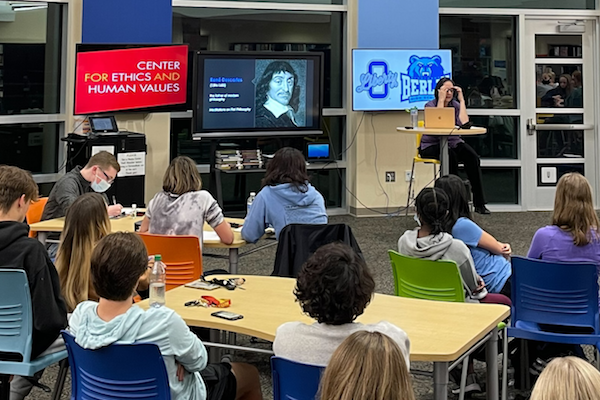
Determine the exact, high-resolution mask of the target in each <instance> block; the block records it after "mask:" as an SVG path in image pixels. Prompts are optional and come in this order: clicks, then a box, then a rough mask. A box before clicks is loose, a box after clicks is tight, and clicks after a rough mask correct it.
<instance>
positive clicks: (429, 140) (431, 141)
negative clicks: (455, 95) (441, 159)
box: [421, 99, 464, 150]
mask: <svg viewBox="0 0 600 400" xmlns="http://www.w3.org/2000/svg"><path fill="white" fill-rule="evenodd" d="M437 104H438V101H437V99H434V100H431V101H429V102H427V104H425V107H437ZM448 107H454V123H455V124H456V125H457V126H461V125H462V122H460V103H459V102H458V101H456V100H454V99H452V101H451V102H450V104H449V105H448ZM463 142H464V141H463V140H462V139H461V138H460V136H458V135H452V136H449V137H448V146H450V148H451V149H453V148H455V147H456V146H458V144H459V143H463ZM436 144H440V137H439V136H434V135H423V137H421V150H422V149H426V148H428V147H429V146H433V145H436Z"/></svg>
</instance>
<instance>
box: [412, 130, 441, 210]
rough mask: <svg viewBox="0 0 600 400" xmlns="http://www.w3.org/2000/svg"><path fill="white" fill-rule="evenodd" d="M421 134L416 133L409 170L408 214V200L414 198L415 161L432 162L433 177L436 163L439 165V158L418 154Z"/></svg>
mask: <svg viewBox="0 0 600 400" xmlns="http://www.w3.org/2000/svg"><path fill="white" fill-rule="evenodd" d="M422 136H423V134H421V133H417V152H416V154H415V156H414V157H413V162H412V169H411V171H410V178H411V179H410V183H409V184H408V197H407V199H406V214H405V215H408V207H409V206H410V201H411V200H414V199H415V188H414V187H413V181H414V178H413V176H414V175H415V164H416V163H425V164H433V178H434V179H435V175H436V168H435V166H436V165H440V160H436V159H434V158H421V156H420V155H419V147H421V137H422Z"/></svg>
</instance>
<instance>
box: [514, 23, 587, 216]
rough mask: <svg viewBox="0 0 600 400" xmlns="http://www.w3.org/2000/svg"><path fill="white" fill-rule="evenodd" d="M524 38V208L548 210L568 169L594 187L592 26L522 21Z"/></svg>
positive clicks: (522, 85) (522, 75) (522, 124)
mask: <svg viewBox="0 0 600 400" xmlns="http://www.w3.org/2000/svg"><path fill="white" fill-rule="evenodd" d="M522 40H523V41H522V42H521V43H522V48H523V50H522V52H521V54H522V55H523V59H522V63H521V66H522V68H521V78H522V80H521V99H522V100H523V101H522V107H521V109H522V114H521V115H522V122H521V126H522V128H523V129H522V130H521V132H522V134H521V140H522V143H523V147H522V151H523V153H522V160H523V192H522V193H523V199H522V200H523V208H524V209H526V210H551V209H552V208H553V204H554V192H555V188H556V184H557V182H558V179H560V177H561V176H562V175H564V174H566V173H568V172H579V173H581V174H583V175H585V176H586V177H587V178H588V180H589V181H590V183H591V184H592V186H593V187H594V188H597V184H596V176H597V173H596V169H597V167H596V153H597V149H596V146H597V140H596V138H595V131H596V129H595V123H594V122H595V101H596V94H595V92H596V90H595V87H596V86H595V85H596V83H597V82H596V80H597V78H596V75H597V72H595V71H597V69H598V66H597V65H595V63H596V61H595V57H596V54H595V51H596V50H595V48H596V47H597V44H596V25H595V21H594V20H574V19H573V20H568V19H562V18H561V19H546V18H545V19H540V18H535V19H534V18H532V19H526V22H525V35H524V36H523V38H522ZM595 190H596V189H595ZM596 198H597V196H596Z"/></svg>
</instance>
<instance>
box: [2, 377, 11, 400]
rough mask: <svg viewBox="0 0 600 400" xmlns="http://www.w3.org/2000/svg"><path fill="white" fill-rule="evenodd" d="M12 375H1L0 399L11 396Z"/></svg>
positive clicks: (6, 399)
mask: <svg viewBox="0 0 600 400" xmlns="http://www.w3.org/2000/svg"><path fill="white" fill-rule="evenodd" d="M9 380H10V375H0V400H8V399H9V397H10V382H9Z"/></svg>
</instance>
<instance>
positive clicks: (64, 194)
mask: <svg viewBox="0 0 600 400" xmlns="http://www.w3.org/2000/svg"><path fill="white" fill-rule="evenodd" d="M120 170H121V166H120V165H119V163H118V162H117V159H116V158H115V156H113V155H112V154H110V153H109V152H107V151H101V152H99V153H97V154H94V155H93V156H92V158H90V160H89V161H88V163H87V164H86V166H85V167H83V168H81V167H80V166H77V167H75V168H73V169H72V170H71V171H69V172H68V173H67V174H65V175H64V176H63V177H62V178H60V179H59V180H58V182H56V184H55V185H54V187H53V188H52V191H51V192H50V196H49V197H48V203H46V207H45V208H44V213H43V214H42V221H45V220H47V219H53V218H61V217H64V216H65V214H66V212H67V209H68V208H69V206H70V205H71V204H73V202H74V201H75V200H76V199H77V198H78V197H79V196H81V195H82V194H85V193H88V192H97V193H104V192H106V191H107V190H108V189H109V188H110V186H111V185H112V183H113V182H114V181H115V178H116V177H117V173H119V171H120ZM104 197H105V200H106V204H107V209H108V215H109V216H111V217H113V216H116V215H120V214H121V210H122V209H123V206H121V205H120V204H113V205H109V204H110V203H109V201H108V198H106V195H104ZM53 236H54V237H53ZM59 237H60V234H54V235H52V234H50V235H49V237H48V238H49V239H59ZM57 248H58V245H57V244H56V243H50V244H48V253H50V257H55V256H56V249H57Z"/></svg>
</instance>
